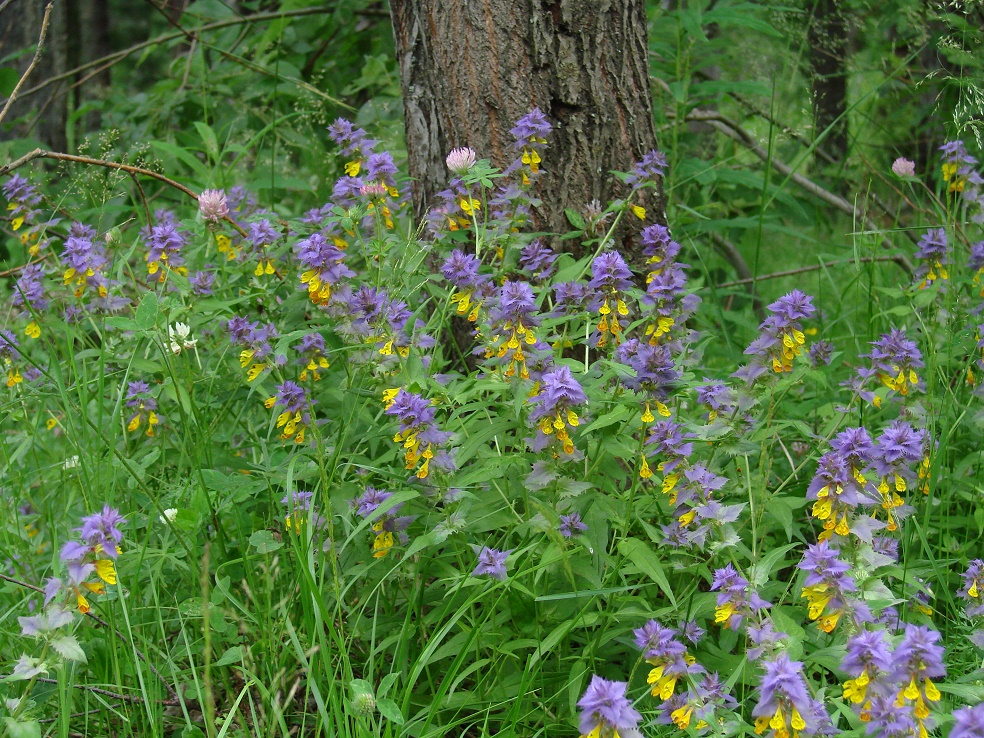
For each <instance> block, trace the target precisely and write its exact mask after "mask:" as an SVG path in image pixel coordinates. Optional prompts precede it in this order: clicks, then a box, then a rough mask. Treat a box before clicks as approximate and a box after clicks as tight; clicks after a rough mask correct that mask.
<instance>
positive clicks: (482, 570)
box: [472, 546, 512, 582]
mask: <svg viewBox="0 0 984 738" xmlns="http://www.w3.org/2000/svg"><path fill="white" fill-rule="evenodd" d="M472 548H474V549H475V554H476V556H477V557H478V564H477V565H476V566H475V568H474V570H472V576H473V577H492V578H493V579H498V580H499V581H500V582H504V581H505V580H506V559H507V558H509V554H511V553H512V550H509V551H499V550H498V549H494V548H489V547H488V546H481V547H480V546H472Z"/></svg>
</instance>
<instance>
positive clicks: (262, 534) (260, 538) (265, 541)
mask: <svg viewBox="0 0 984 738" xmlns="http://www.w3.org/2000/svg"><path fill="white" fill-rule="evenodd" d="M249 545H250V546H252V547H253V548H255V549H256V550H257V551H258V552H259V553H261V554H266V553H273V552H274V551H276V550H277V549H279V548H283V545H284V544H283V543H281V542H280V541H278V540H277V539H276V538H274V537H273V533H271V532H270V531H268V530H258V531H256V532H255V533H253V535H251V536H250V537H249Z"/></svg>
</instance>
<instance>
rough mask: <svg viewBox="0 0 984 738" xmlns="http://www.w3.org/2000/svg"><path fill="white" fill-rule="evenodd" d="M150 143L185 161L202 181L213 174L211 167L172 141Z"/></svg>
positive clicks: (159, 149)
mask: <svg viewBox="0 0 984 738" xmlns="http://www.w3.org/2000/svg"><path fill="white" fill-rule="evenodd" d="M150 145H151V146H153V147H154V148H155V149H157V150H158V151H161V152H163V153H165V154H170V155H171V156H173V157H174V158H175V159H177V160H178V161H181V162H183V163H185V164H186V165H187V166H188V167H189V168H190V169H191V170H192V171H193V172H194V173H195V174H197V175H198V176H199V177H200V178H201V179H202V181H208V180H209V179H210V178H211V176H212V174H211V172H210V171H209V168H208V167H206V166H205V165H204V164H202V163H201V162H200V161H199V160H198V158H197V157H196V156H195V155H194V154H192V153H191V152H190V151H186V150H185V149H182V148H181V147H180V146H175V145H174V144H172V143H167V142H166V141H151V142H150ZM172 176H173V175H172Z"/></svg>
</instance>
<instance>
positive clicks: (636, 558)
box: [618, 538, 677, 607]
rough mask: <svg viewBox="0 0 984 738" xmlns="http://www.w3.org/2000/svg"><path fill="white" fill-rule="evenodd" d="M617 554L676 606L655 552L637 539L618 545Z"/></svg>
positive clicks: (629, 539)
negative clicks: (656, 586)
mask: <svg viewBox="0 0 984 738" xmlns="http://www.w3.org/2000/svg"><path fill="white" fill-rule="evenodd" d="M618 552H619V553H620V554H622V556H624V557H625V558H627V559H628V560H629V561H630V562H632V564H633V565H635V567H636V568H637V569H638V570H639V571H641V572H642V573H643V574H645V575H646V576H648V577H649V578H650V579H652V580H653V581H654V582H656V584H657V585H659V588H660V590H662V592H663V594H665V595H666V598H667V599H668V600H669V601H670V604H672V605H673V607H676V606H677V601H676V595H674V594H673V590H672V589H671V588H670V582H669V580H668V579H667V578H666V574H665V573H664V572H663V564H662V562H661V561H660V560H659V556H658V555H657V554H656V552H655V551H654V550H653V549H651V548H650V547H649V546H647V545H646V543H645V542H644V541H640V540H639V539H638V538H627V539H626V540H624V541H622V542H621V543H620V544H618Z"/></svg>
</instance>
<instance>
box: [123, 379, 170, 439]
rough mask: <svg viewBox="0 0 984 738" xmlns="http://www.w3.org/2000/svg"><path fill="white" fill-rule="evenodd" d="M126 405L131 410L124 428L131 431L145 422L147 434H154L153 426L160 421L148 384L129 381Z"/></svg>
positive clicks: (155, 402) (137, 428)
mask: <svg viewBox="0 0 984 738" xmlns="http://www.w3.org/2000/svg"><path fill="white" fill-rule="evenodd" d="M126 406H127V407H128V408H129V409H130V410H131V411H132V412H133V415H132V416H131V417H130V420H129V421H128V422H127V425H126V429H127V430H128V431H129V432H130V433H133V432H134V431H136V430H139V429H140V426H142V425H143V424H144V422H145V421H146V423H147V431H146V433H147V435H148V436H153V435H154V427H155V426H156V425H158V424H159V423H160V422H161V418H160V417H159V416H158V415H157V400H155V399H154V397H153V396H152V395H151V394H150V385H149V384H147V383H146V382H140V381H138V382H130V383H129V384H128V385H127V388H126Z"/></svg>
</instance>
